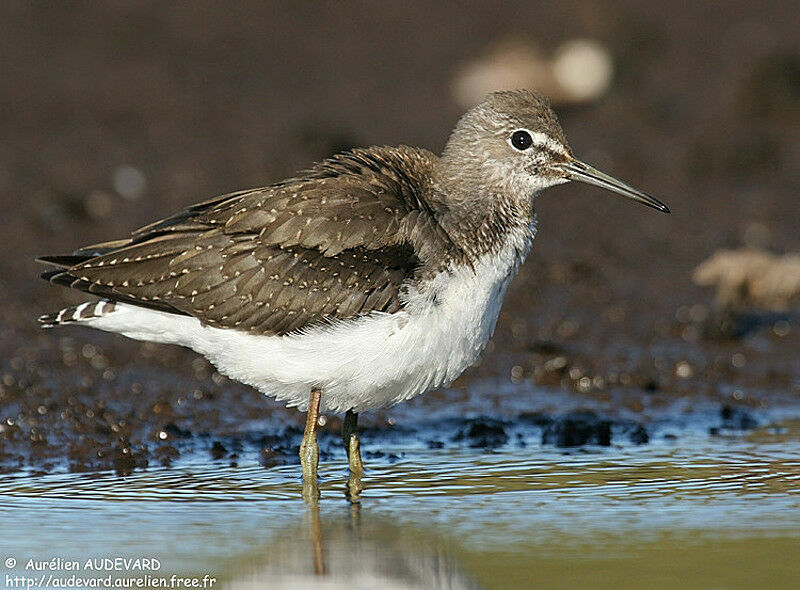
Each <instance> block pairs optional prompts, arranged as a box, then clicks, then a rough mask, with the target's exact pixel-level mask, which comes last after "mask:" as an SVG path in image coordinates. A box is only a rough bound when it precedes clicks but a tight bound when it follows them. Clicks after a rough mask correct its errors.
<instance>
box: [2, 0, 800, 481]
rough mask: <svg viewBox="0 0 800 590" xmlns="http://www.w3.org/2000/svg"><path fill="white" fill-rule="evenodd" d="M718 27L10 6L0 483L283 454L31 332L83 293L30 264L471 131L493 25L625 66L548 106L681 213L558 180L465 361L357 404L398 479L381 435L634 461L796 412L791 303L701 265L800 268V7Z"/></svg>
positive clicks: (85, 339) (195, 7) (213, 413)
mask: <svg viewBox="0 0 800 590" xmlns="http://www.w3.org/2000/svg"><path fill="white" fill-rule="evenodd" d="M718 8H719V7H718V6H714V5H711V4H708V5H697V6H684V7H682V8H681V9H680V10H678V9H676V7H674V6H672V5H670V4H661V3H640V2H633V1H627V2H614V3H610V4H609V3H592V2H578V1H575V2H557V3H556V2H553V3H544V4H541V3H530V2H511V3H506V4H504V7H503V10H498V9H497V7H496V4H495V3H489V2H476V3H472V4H470V5H467V6H463V7H461V8H460V9H458V12H451V11H450V9H448V8H446V7H445V5H438V4H425V3H418V2H412V3H404V4H402V5H395V6H391V7H389V6H382V7H381V8H380V12H376V9H375V8H374V7H370V6H369V5H366V4H365V5H358V6H356V7H353V9H352V10H342V9H341V8H340V6H339V5H338V3H324V2H323V3H315V4H314V5H313V7H305V8H300V7H295V6H292V5H282V6H267V5H261V4H253V5H252V6H250V7H249V8H248V9H247V10H244V9H243V8H242V7H241V6H240V7H233V8H231V9H230V10H228V9H226V10H219V5H214V4H211V3H203V2H198V3H192V4H191V5H171V4H149V3H109V4H107V5H105V6H103V7H99V6H98V5H96V4H94V3H85V2H69V3H59V4H58V5H51V4H37V3H27V2H11V3H5V4H4V5H3V7H2V8H0V12H2V18H0V56H2V63H3V67H4V74H3V76H0V97H1V98H0V103H2V105H3V108H2V109H0V138H2V140H1V142H0V235H2V236H3V247H2V253H1V254H0V471H3V472H15V471H20V470H24V471H29V472H49V471H90V470H100V469H115V470H117V471H118V472H120V473H130V472H131V471H134V470H137V469H140V468H144V467H148V466H155V465H170V464H174V463H175V462H176V461H182V460H185V461H190V460H193V458H198V457H199V458H201V459H203V460H204V461H209V460H210V461H219V462H222V463H224V464H226V465H227V464H235V463H236V462H237V461H242V460H243V459H247V460H249V459H250V458H252V457H253V456H258V458H259V461H260V462H261V463H262V464H264V465H267V466H269V465H273V464H280V463H286V462H294V461H296V450H295V449H296V446H297V444H298V442H299V438H300V430H299V428H300V425H301V424H302V417H301V416H300V415H299V414H298V413H296V412H295V411H293V410H289V409H284V408H282V407H280V406H279V405H277V404H275V403H273V402H272V401H270V400H267V399H264V398H263V397H262V396H260V395H259V394H257V393H256V392H255V391H253V390H251V389H249V388H247V387H244V386H242V385H239V384H236V383H232V382H229V381H228V380H226V379H224V378H223V377H221V376H220V375H218V374H217V373H216V372H215V371H214V369H213V367H211V366H210V365H209V364H208V363H206V362H205V361H204V360H202V359H199V358H197V356H196V355H194V354H193V353H191V352H188V351H184V350H180V349H177V348H170V347H164V346H155V345H150V344H141V343H136V342H131V341H127V340H125V339H123V338H121V337H117V336H114V335H108V334H102V333H96V332H93V331H91V330H86V329H81V328H66V329H60V330H51V331H42V330H40V328H39V327H38V325H37V323H36V317H37V316H38V315H39V314H41V313H44V312H48V311H52V310H54V309H58V308H59V307H62V306H64V305H67V304H71V303H75V302H77V301H80V300H81V299H80V295H76V294H74V293H69V292H67V291H66V290H64V289H56V288H52V287H49V286H48V285H46V284H45V283H44V282H42V281H40V280H39V279H38V278H37V274H38V272H39V271H40V270H41V268H39V267H38V266H37V265H36V264H35V263H34V262H33V259H34V258H35V257H36V256H37V255H41V254H46V253H52V252H65V251H70V250H71V249H73V248H75V247H78V246H81V245H83V244H85V243H89V242H92V241H100V240H106V239H111V238H115V237H119V236H122V235H125V234H126V233H127V232H129V231H131V230H133V229H134V228H136V227H138V226H140V225H143V224H145V223H147V222H150V221H152V220H153V219H155V218H157V217H160V216H164V215H167V214H169V213H171V212H173V211H175V210H176V209H178V208H181V207H183V206H185V205H187V204H190V203H192V202H195V201H199V200H203V199H206V198H208V197H211V196H213V195H215V194H220V193H224V192H229V191H232V190H235V189H239V188H245V187H252V186H258V185H263V184H267V183H269V182H273V181H277V180H280V179H281V178H284V177H286V176H288V175H290V174H292V173H293V172H294V171H296V170H298V169H300V168H303V167H305V166H308V165H309V164H310V163H311V162H312V161H314V160H317V159H320V158H323V157H325V156H327V155H329V154H330V153H332V152H335V151H337V150H339V149H343V148H347V147H350V146H356V145H369V144H385V143H388V144H394V143H408V144H414V145H421V146H424V147H428V148H430V149H433V150H439V149H441V147H442V145H443V143H444V141H445V139H446V137H447V134H448V132H449V130H450V129H451V128H452V126H453V124H454V122H455V120H456V119H457V117H458V116H459V114H460V113H459V112H458V107H456V106H455V104H454V102H453V100H452V98H451V97H450V95H449V81H450V77H451V76H452V74H453V72H454V71H456V70H457V68H458V67H459V65H460V64H461V63H462V62H463V60H465V59H468V58H471V57H474V56H476V55H478V54H480V53H481V51H482V50H483V49H484V48H485V47H486V46H487V45H488V44H490V43H492V42H493V41H494V40H495V36H496V35H497V34H498V32H511V33H523V34H524V35H526V36H528V37H531V38H533V39H534V40H535V41H536V42H538V43H541V44H543V45H545V46H548V45H555V44H557V43H558V42H560V41H562V40H563V39H565V38H568V37H570V36H589V37H592V38H595V39H598V40H600V41H601V42H603V43H605V44H606V45H607V46H608V47H609V48H610V50H611V52H612V54H613V55H614V56H615V59H616V68H617V73H616V79H615V81H614V84H613V85H612V88H611V90H610V91H609V93H608V94H607V95H606V96H605V97H603V98H602V99H600V100H599V101H597V102H596V103H594V104H590V105H587V106H583V107H580V108H578V107H572V108H570V109H568V110H562V111H560V112H559V114H560V117H561V121H562V124H563V126H564V128H565V131H566V133H567V136H568V137H569V138H570V141H571V143H572V147H573V149H574V151H575V153H576V154H577V155H578V156H579V157H581V158H582V159H584V160H586V161H588V162H591V163H593V164H594V165H596V166H597V167H599V168H601V169H603V170H606V171H608V172H609V173H612V174H614V175H615V176H618V177H619V178H622V179H625V180H626V181H628V182H630V183H631V184H633V185H635V186H639V187H641V188H642V189H644V190H647V191H649V192H652V193H653V194H655V195H656V196H658V197H659V198H661V199H662V200H664V201H665V202H667V203H668V204H669V205H670V207H671V208H672V211H673V214H672V215H671V216H665V215H660V214H657V213H655V212H653V211H651V210H648V209H645V208H644V207H638V206H635V205H632V204H630V203H627V202H623V201H622V200H620V199H617V198H615V197H614V196H612V195H610V194H603V193H602V192H601V191H600V190H599V189H594V188H589V187H579V186H571V185H568V186H564V187H558V188H555V189H551V190H549V191H547V192H546V193H545V194H544V195H543V196H542V197H541V198H540V200H539V202H538V204H537V208H538V210H539V223H540V226H539V234H538V237H537V239H536V242H535V244H534V249H533V252H532V254H531V256H530V257H529V259H528V261H527V263H526V264H525V265H524V266H523V268H522V269H521V271H520V275H519V277H518V278H517V279H516V280H515V282H514V283H513V285H512V287H511V289H510V291H509V294H508V297H507V300H506V304H505V306H504V308H503V311H502V313H501V317H500V322H499V325H498V328H497V332H496V334H495V337H494V339H493V341H492V343H491V345H490V347H489V348H488V349H487V351H486V352H485V353H484V355H483V356H482V357H481V360H480V363H479V364H478V366H477V367H475V368H473V369H471V370H470V371H468V372H467V374H465V375H464V376H463V377H462V378H461V379H459V380H458V381H457V382H456V383H455V384H454V385H453V386H452V387H451V388H448V389H444V390H440V391H437V392H432V393H430V394H427V395H426V396H423V397H421V398H418V399H416V400H414V401H412V402H410V403H408V404H404V405H401V406H398V407H396V408H390V409H387V410H383V411H380V412H374V413H369V414H365V415H363V416H362V424H363V425H364V427H365V431H364V444H363V448H364V451H365V455H366V457H367V460H368V461H369V460H370V459H372V460H373V461H375V460H379V461H391V460H392V459H393V457H392V455H391V454H390V455H382V453H383V451H382V450H381V449H382V448H383V447H384V446H386V444H387V443H389V442H392V445H391V446H392V448H397V447H398V446H399V447H403V446H405V447H407V448H409V449H413V448H417V447H419V448H428V447H430V448H438V447H445V448H446V447H450V446H467V447H477V448H485V449H489V450H491V449H497V448H509V447H512V448H513V447H514V446H515V445H516V446H518V447H520V448H522V447H523V446H524V445H525V444H530V443H532V442H533V441H536V442H538V443H539V444H546V445H555V446H557V447H564V448H567V447H580V446H582V445H599V446H603V445H641V444H649V442H650V441H651V440H653V438H654V437H661V438H663V437H668V436H671V437H677V438H678V439H679V438H680V437H681V435H682V432H683V429H685V428H687V427H691V428H699V429H700V430H702V431H703V432H704V433H705V434H706V435H707V436H709V437H713V436H718V435H719V434H720V433H723V434H724V433H725V432H726V431H729V430H735V431H741V430H746V429H750V428H752V427H754V426H756V425H757V424H762V425H763V424H764V422H765V421H766V422H769V421H770V420H771V419H772V418H771V417H770V416H771V414H770V411H772V410H773V409H774V408H776V407H777V408H782V407H787V408H789V407H794V406H796V405H797V402H798V401H800V355H798V350H800V347H799V345H800V320H799V319H798V314H797V310H794V311H789V312H786V313H779V314H778V313H774V312H769V313H768V312H764V311H761V310H758V309H748V310H744V311H741V312H738V313H737V314H734V315H724V316H723V315H720V314H719V313H718V312H716V311H715V310H714V307H713V301H714V293H713V292H711V291H710V290H707V289H701V288H698V287H697V286H695V285H694V284H693V283H692V281H691V275H692V271H693V269H694V268H695V267H696V266H697V265H698V264H699V263H700V262H701V261H702V260H704V259H706V258H707V257H708V256H710V255H711V254H712V253H713V252H715V251H716V250H717V249H719V248H737V247H740V246H743V245H744V246H760V247H766V248H769V249H770V250H772V251H775V252H778V253H781V252H786V251H793V250H797V249H798V243H797V237H798V234H797V228H798V227H800V207H797V205H796V200H797V195H798V194H800V176H799V175H797V174H796V171H797V170H798V169H800V142H798V140H797V138H798V137H800V53H799V51H800V48H799V47H798V38H797V31H798V30H800V13H799V12H798V11H797V10H796V5H795V3H791V2H771V3H769V4H768V5H765V6H761V5H759V6H757V7H756V6H755V5H753V4H752V3H750V2H739V1H737V2H728V3H725V7H724V10H719V9H718ZM521 23H524V26H522V24H521ZM129 167H131V168H133V169H134V172H133V173H132V174H131V170H130V168H129ZM137 171H138V172H137ZM123 195H124V196H123ZM327 418H328V420H327V424H326V426H325V427H324V428H323V435H322V450H323V461H324V460H326V459H330V458H331V457H338V458H339V459H341V458H342V457H343V454H342V451H341V450H340V449H339V446H338V441H337V438H338V437H337V435H336V433H337V432H338V429H339V428H340V424H341V421H340V419H339V418H338V417H335V416H328V417H327ZM687 424H688V425H689V426H687ZM394 442H398V443H399V444H394Z"/></svg>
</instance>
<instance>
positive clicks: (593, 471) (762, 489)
mask: <svg viewBox="0 0 800 590" xmlns="http://www.w3.org/2000/svg"><path fill="white" fill-rule="evenodd" d="M403 447H404V446H403V445H401V444H398V446H397V447H395V448H383V449H381V450H383V451H385V452H386V453H387V455H386V456H387V457H391V456H393V455H392V454H393V453H394V454H396V455H397V456H400V459H399V460H393V461H390V460H387V459H372V460H368V466H369V470H368V473H367V475H366V478H365V480H364V485H365V490H364V493H363V495H362V498H361V503H360V505H351V504H349V503H348V502H347V501H346V499H345V496H344V482H345V479H346V473H345V467H344V463H343V461H342V460H341V459H339V460H333V461H328V462H324V463H323V464H322V465H321V471H320V476H321V499H320V501H319V503H318V504H317V505H307V504H305V503H304V502H303V501H302V500H301V499H300V490H301V485H300V479H299V468H298V466H296V465H287V466H280V467H271V468H265V467H262V466H259V465H258V464H255V463H251V464H242V465H240V466H237V467H230V466H227V465H225V464H220V463H216V462H212V461H209V460H205V459H202V458H200V457H197V458H194V459H192V460H190V461H187V462H184V463H183V464H181V465H179V466H178V467H173V468H170V469H152V470H148V471H139V472H135V473H134V474H132V475H130V476H126V477H122V476H118V475H116V474H113V473H95V474H63V473H62V474H51V475H43V476H35V475H31V474H25V473H21V474H17V475H11V476H4V478H3V480H2V482H0V519H2V523H3V531H4V533H3V535H2V540H0V558H2V559H4V560H5V559H7V558H9V557H11V558H14V559H16V565H15V567H13V568H8V567H7V564H6V567H5V569H4V571H3V572H2V574H3V575H6V574H7V575H10V576H15V575H16V576H28V575H31V574H32V573H34V572H33V570H30V569H29V570H28V571H26V570H25V566H26V565H28V560H29V559H38V560H51V559H53V558H56V557H60V558H63V559H64V560H73V559H74V560H78V561H79V564H80V568H81V570H82V571H80V572H78V573H79V574H80V575H82V576H99V575H101V574H104V575H106V574H109V572H96V571H88V572H87V571H85V567H84V565H85V564H84V563H83V562H85V560H86V559H87V558H90V557H117V556H124V557H128V558H131V557H133V558H142V557H148V558H155V559H157V560H158V562H159V563H160V569H158V570H157V571H141V570H134V571H131V570H128V571H124V570H122V571H113V572H111V574H112V575H114V576H116V577H119V578H121V579H122V578H125V577H126V576H127V577H128V578H131V577H132V578H138V579H142V580H146V579H147V578H145V577H144V576H146V575H150V576H151V578H149V579H150V580H152V578H153V577H166V578H168V577H170V576H171V575H173V574H178V575H181V576H189V577H194V578H196V579H197V580H198V583H202V581H203V576H204V575H209V576H211V577H214V578H216V580H217V582H216V586H214V587H234V588H251V587H253V588H255V587H268V588H284V587H286V588H305V587H323V588H338V587H348V588H360V587H363V588H384V587H385V588H409V587H411V588H473V587H479V588H553V587H557V588H579V587H580V588H586V587H591V588H625V587H636V588H639V587H641V588H758V587H770V588H797V587H800V421H791V420H787V421H784V422H782V423H780V424H778V425H775V426H770V427H768V428H760V429H755V430H752V431H748V432H737V433H731V434H728V435H723V436H709V434H708V432H707V430H704V429H700V428H698V429H695V430H692V429H691V428H690V429H687V430H686V431H684V432H683V433H682V434H681V436H680V438H678V439H677V440H673V439H670V438H666V437H663V436H656V437H654V438H653V440H651V442H650V443H649V444H647V445H641V446H636V445H633V444H623V445H621V446H610V447H593V446H587V447H581V448H577V449H571V450H565V449H559V448H556V447H554V446H549V445H541V444H539V445H535V444H534V445H527V446H524V447H523V446H515V445H505V446H504V447H502V448H500V449H499V450H494V451H487V450H485V449H471V448H468V447H466V446H465V447H455V448H443V449H426V448H424V447H423V446H421V445H420V446H418V447H416V448H413V449H412V450H411V451H409V450H408V448H403ZM367 450H369V448H368V447H367ZM55 565H56V566H57V567H56V570H55V571H53V570H52V568H51V569H49V570H48V569H46V570H45V571H37V572H35V573H37V574H39V575H42V574H44V573H47V574H54V575H55V576H62V577H65V576H66V577H68V576H69V575H70V574H72V575H74V574H75V572H74V571H66V570H64V569H63V568H62V569H61V571H57V570H58V568H59V567H61V565H60V564H55ZM315 569H316V570H317V571H318V572H319V571H324V572H325V574H324V575H322V576H320V575H315ZM8 581H9V580H8V579H6V582H7V585H8ZM87 585H88V584H87Z"/></svg>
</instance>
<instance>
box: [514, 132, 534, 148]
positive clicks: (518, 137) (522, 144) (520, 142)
mask: <svg viewBox="0 0 800 590" xmlns="http://www.w3.org/2000/svg"><path fill="white" fill-rule="evenodd" d="M532 143H533V138H532V137H531V134H530V133H528V132H527V131H524V130H522V129H520V130H518V131H515V132H514V133H512V134H511V145H513V146H514V147H515V148H517V149H518V150H520V151H522V150H527V149H528V148H529V147H531V144H532Z"/></svg>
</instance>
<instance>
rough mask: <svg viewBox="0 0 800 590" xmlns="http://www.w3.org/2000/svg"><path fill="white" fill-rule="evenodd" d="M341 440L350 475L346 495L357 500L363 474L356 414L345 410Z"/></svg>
mask: <svg viewBox="0 0 800 590" xmlns="http://www.w3.org/2000/svg"><path fill="white" fill-rule="evenodd" d="M342 442H343V443H344V448H345V450H346V451H347V460H348V463H349V464H350V477H349V478H348V480H347V497H348V499H349V500H350V501H351V502H358V495H359V494H360V493H361V490H362V486H361V476H362V475H363V474H364V465H363V463H361V443H360V442H359V440H358V414H357V413H356V412H354V411H352V410H347V413H346V414H345V415H344V424H342Z"/></svg>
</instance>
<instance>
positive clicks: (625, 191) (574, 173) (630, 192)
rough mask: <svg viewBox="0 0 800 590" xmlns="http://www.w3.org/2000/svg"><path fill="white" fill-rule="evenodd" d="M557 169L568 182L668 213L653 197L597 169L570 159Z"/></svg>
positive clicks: (663, 205)
mask: <svg viewBox="0 0 800 590" xmlns="http://www.w3.org/2000/svg"><path fill="white" fill-rule="evenodd" d="M559 169H561V170H563V171H564V172H565V173H566V175H567V178H568V179H570V180H577V181H578V182H585V183H586V184H593V185H595V186H599V187H601V188H605V189H608V190H610V191H614V192H615V193H617V194H619V195H622V196H623V197H627V198H628V199H633V200H634V201H638V202H640V203H642V204H643V205H647V206H648V207H652V208H653V209H658V210H659V211H661V212H663V213H669V207H667V206H666V205H665V204H664V203H662V202H661V201H659V200H658V199H656V198H655V197H652V196H650V195H648V194H647V193H643V192H642V191H640V190H637V189H635V188H633V187H632V186H628V185H627V184H625V183H624V182H622V181H621V180H617V179H616V178H613V177H612V176H609V175H608V174H605V173H604V172H600V171H599V170H598V169H596V168H592V167H591V166H589V165H588V164H584V163H583V162H581V161H580V160H576V159H574V158H572V159H570V160H569V161H567V162H566V163H565V164H561V165H560V166H559Z"/></svg>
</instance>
